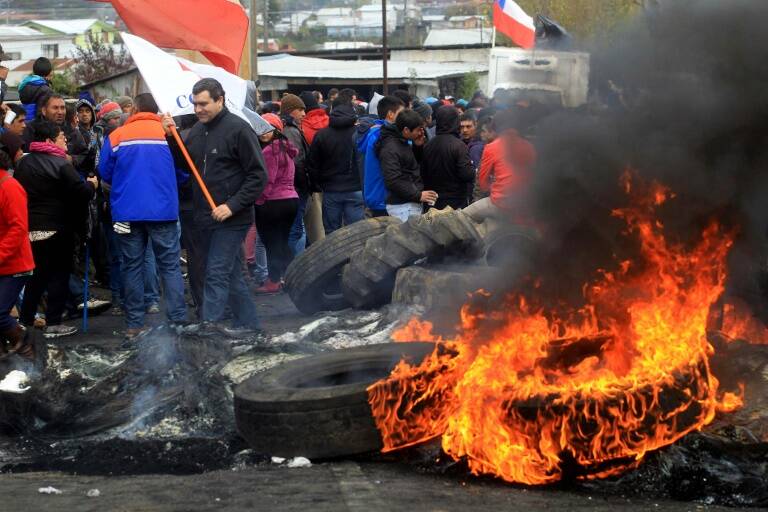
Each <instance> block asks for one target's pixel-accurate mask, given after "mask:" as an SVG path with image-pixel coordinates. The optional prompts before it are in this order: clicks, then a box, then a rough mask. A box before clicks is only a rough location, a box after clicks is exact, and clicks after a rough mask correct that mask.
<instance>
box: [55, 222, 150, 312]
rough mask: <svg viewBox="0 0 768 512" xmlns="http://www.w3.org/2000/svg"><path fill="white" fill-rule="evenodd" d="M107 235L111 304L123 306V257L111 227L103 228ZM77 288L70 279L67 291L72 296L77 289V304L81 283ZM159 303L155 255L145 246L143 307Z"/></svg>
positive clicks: (116, 235)
mask: <svg viewBox="0 0 768 512" xmlns="http://www.w3.org/2000/svg"><path fill="white" fill-rule="evenodd" d="M104 230H105V231H106V235H107V247H108V248H109V288H110V289H111V290H112V304H114V305H115V306H123V305H124V303H125V286H124V284H123V276H122V273H121V272H120V262H121V261H122V259H123V256H122V254H121V252H120V244H119V242H120V237H119V235H118V234H117V233H115V230H114V229H112V225H111V224H110V225H108V226H107V225H106V224H105V227H104ZM76 286H79V288H73V284H72V280H71V278H70V284H69V289H70V291H71V292H72V294H73V295H76V291H77V290H78V289H79V295H76V296H77V297H78V298H79V302H82V297H83V288H82V282H81V283H80V284H79V285H76ZM158 303H160V278H159V277H158V275H157V266H156V265H155V253H154V252H152V245H151V244H147V251H146V252H145V253H144V306H145V307H149V306H151V305H152V304H158Z"/></svg>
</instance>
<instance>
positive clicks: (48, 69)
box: [19, 57, 53, 121]
mask: <svg viewBox="0 0 768 512" xmlns="http://www.w3.org/2000/svg"><path fill="white" fill-rule="evenodd" d="M52 76H53V64H51V61H50V60H48V59H47V58H45V57H38V58H37V59H36V60H35V62H34V63H33V64H32V74H31V75H27V76H25V77H24V78H23V79H22V80H21V83H19V100H20V101H21V104H22V105H23V106H24V109H25V110H26V112H27V119H28V120H29V121H33V120H34V119H35V118H36V117H37V114H38V108H39V106H40V103H41V102H42V101H43V99H45V97H46V96H48V95H49V94H51V93H52V92H53V90H52V89H51V82H50V80H51V77H52Z"/></svg>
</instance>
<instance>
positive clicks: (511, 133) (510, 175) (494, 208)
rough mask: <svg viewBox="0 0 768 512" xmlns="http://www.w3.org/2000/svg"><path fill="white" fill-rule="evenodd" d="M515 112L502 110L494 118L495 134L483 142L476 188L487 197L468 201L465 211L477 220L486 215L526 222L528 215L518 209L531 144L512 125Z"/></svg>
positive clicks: (531, 162)
mask: <svg viewBox="0 0 768 512" xmlns="http://www.w3.org/2000/svg"><path fill="white" fill-rule="evenodd" d="M519 117H520V116H519V112H517V111H504V112H500V113H498V114H497V115H496V117H495V118H494V124H495V125H496V127H497V129H498V134H499V136H498V137H497V138H496V140H494V141H493V142H491V143H489V144H488V145H486V146H485V150H484V151H483V158H482V162H481V164H480V172H479V173H478V175H477V181H478V188H480V189H481V190H483V191H489V192H490V197H486V198H484V199H481V200H479V201H477V202H475V203H472V204H471V205H470V206H469V207H467V208H466V210H465V212H466V213H467V214H468V215H469V216H470V217H472V218H473V219H474V220H476V221H477V222H482V221H483V220H485V219H486V218H489V217H494V218H506V219H510V218H511V219H512V220H514V221H515V222H520V223H526V222H529V221H530V218H529V216H528V215H527V214H526V212H525V211H524V210H523V209H522V197H521V195H522V194H524V193H525V191H526V188H527V185H528V183H529V181H530V178H531V173H532V170H533V166H534V164H535V163H536V150H535V149H534V147H533V144H531V143H530V142H528V141H527V140H525V139H524V138H523V137H521V136H520V134H519V132H518V131H517V129H516V127H517V126H518V122H519Z"/></svg>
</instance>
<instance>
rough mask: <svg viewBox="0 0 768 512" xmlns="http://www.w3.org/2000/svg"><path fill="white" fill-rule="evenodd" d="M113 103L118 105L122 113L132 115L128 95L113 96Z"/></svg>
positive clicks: (131, 102) (130, 101)
mask: <svg viewBox="0 0 768 512" xmlns="http://www.w3.org/2000/svg"><path fill="white" fill-rule="evenodd" d="M115 103H117V104H118V105H119V106H120V110H122V111H123V114H128V115H132V113H133V100H132V99H131V97H130V96H118V97H117V98H115Z"/></svg>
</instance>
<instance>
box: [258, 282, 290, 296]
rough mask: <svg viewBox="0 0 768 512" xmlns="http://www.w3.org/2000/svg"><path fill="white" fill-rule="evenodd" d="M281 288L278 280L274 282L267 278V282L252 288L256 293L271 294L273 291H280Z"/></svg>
mask: <svg viewBox="0 0 768 512" xmlns="http://www.w3.org/2000/svg"><path fill="white" fill-rule="evenodd" d="M282 289H283V287H282V286H281V285H280V283H279V282H277V283H275V282H274V281H272V280H271V279H267V282H266V283H264V284H263V285H261V286H259V287H258V288H256V290H254V293H256V294H257V295H271V294H275V293H280V291H281V290H282Z"/></svg>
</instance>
